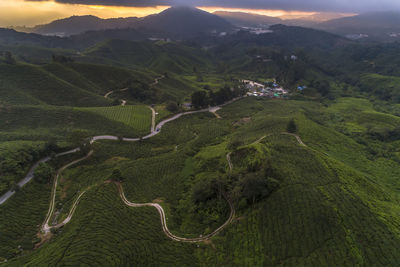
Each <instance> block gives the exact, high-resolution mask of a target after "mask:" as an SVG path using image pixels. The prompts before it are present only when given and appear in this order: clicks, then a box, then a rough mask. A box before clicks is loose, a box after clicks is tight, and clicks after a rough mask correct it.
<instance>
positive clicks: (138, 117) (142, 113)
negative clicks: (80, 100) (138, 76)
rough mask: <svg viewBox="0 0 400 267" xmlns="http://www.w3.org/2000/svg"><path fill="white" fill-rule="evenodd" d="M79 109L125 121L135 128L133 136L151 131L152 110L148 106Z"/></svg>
mask: <svg viewBox="0 0 400 267" xmlns="http://www.w3.org/2000/svg"><path fill="white" fill-rule="evenodd" d="M78 110H80V111H85V112H90V113H93V114H97V115H100V116H103V117H105V118H107V119H109V120H112V121H116V122H120V123H123V124H125V125H126V126H129V127H131V128H132V129H133V130H134V131H133V132H132V136H139V135H143V134H146V133H149V132H150V128H151V110H150V108H149V107H147V106H141V105H136V106H114V107H101V108H79V109H78Z"/></svg>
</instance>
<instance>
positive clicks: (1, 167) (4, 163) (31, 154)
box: [0, 147, 43, 191]
mask: <svg viewBox="0 0 400 267" xmlns="http://www.w3.org/2000/svg"><path fill="white" fill-rule="evenodd" d="M42 154H43V152H42V149H41V148H39V147H37V148H33V147H27V148H21V149H18V150H15V151H3V152H2V154H1V156H0V191H3V190H7V189H8V188H10V187H12V185H13V184H15V181H17V180H19V179H21V178H22V177H23V176H24V174H25V172H26V170H27V169H28V168H29V167H30V165H31V164H32V163H33V162H35V161H37V160H39V158H40V157H41V155H42Z"/></svg>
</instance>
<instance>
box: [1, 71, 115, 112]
mask: <svg viewBox="0 0 400 267" xmlns="http://www.w3.org/2000/svg"><path fill="white" fill-rule="evenodd" d="M21 77H23V78H21ZM0 93H1V94H2V95H3V96H4V97H2V101H3V103H4V102H5V103H9V104H50V105H58V106H101V105H109V102H110V101H108V100H106V99H104V98H102V97H101V96H99V95H96V94H95V93H92V92H90V91H87V90H84V89H82V88H79V87H77V86H75V85H73V84H71V83H69V82H67V81H65V80H62V79H60V78H58V77H56V76H55V75H53V74H51V73H49V72H47V71H46V70H45V69H43V68H42V67H40V66H35V65H28V64H16V65H7V64H1V65H0Z"/></svg>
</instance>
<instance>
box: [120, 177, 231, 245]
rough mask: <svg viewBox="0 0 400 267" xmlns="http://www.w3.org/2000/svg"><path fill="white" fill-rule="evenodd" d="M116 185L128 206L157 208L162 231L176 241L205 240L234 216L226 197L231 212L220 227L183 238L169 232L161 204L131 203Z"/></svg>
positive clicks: (226, 224) (227, 223)
mask: <svg viewBox="0 0 400 267" xmlns="http://www.w3.org/2000/svg"><path fill="white" fill-rule="evenodd" d="M116 185H117V187H118V191H119V194H120V197H121V199H122V201H123V202H124V203H125V204H126V205H127V206H129V207H134V208H141V207H154V208H156V209H157V211H158V213H159V214H160V219H161V226H162V230H163V232H164V233H165V234H166V235H167V236H168V237H169V238H171V239H172V240H174V241H178V242H187V243H197V242H202V241H205V240H208V239H210V238H211V237H213V236H215V235H217V234H218V233H219V232H221V231H222V230H223V229H224V228H225V227H226V226H228V225H229V224H230V223H231V222H232V220H233V218H234V216H235V208H234V207H233V205H232V203H231V202H230V201H229V200H228V199H227V202H228V203H229V207H230V209H231V212H230V214H229V218H228V219H227V220H226V222H225V223H224V224H222V225H221V226H220V227H218V228H217V229H216V230H215V231H213V232H212V233H210V234H208V235H205V236H200V237H196V238H185V237H179V236H176V235H174V234H172V233H171V232H170V230H169V229H168V226H167V219H166V216H165V212H164V209H163V207H162V206H161V205H159V204H157V203H142V204H138V203H132V202H130V201H128V200H127V199H126V197H125V194H124V190H123V189H122V186H121V184H119V183H116Z"/></svg>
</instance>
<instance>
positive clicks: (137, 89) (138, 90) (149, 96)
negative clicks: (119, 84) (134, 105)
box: [126, 80, 157, 102]
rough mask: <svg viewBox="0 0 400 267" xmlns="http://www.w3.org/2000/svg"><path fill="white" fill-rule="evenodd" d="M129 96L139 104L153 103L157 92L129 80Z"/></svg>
mask: <svg viewBox="0 0 400 267" xmlns="http://www.w3.org/2000/svg"><path fill="white" fill-rule="evenodd" d="M126 87H127V88H128V92H129V94H130V95H131V96H132V97H133V98H134V99H136V100H138V101H141V102H155V101H156V100H157V92H156V90H155V89H154V88H151V87H150V86H149V85H148V84H145V83H143V82H141V81H138V80H130V81H128V82H127V86H126Z"/></svg>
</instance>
